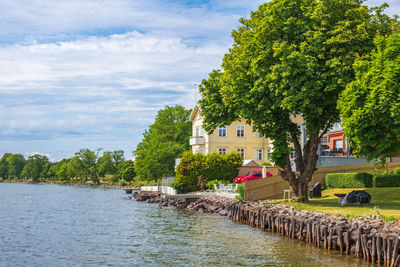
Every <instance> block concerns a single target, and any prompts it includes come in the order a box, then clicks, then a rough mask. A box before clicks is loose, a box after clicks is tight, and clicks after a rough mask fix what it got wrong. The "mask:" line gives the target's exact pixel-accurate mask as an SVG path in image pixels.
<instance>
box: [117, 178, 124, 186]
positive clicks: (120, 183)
mask: <svg viewBox="0 0 400 267" xmlns="http://www.w3.org/2000/svg"><path fill="white" fill-rule="evenodd" d="M118 184H119V185H120V186H125V185H126V181H125V180H124V179H121V180H119V182H118Z"/></svg>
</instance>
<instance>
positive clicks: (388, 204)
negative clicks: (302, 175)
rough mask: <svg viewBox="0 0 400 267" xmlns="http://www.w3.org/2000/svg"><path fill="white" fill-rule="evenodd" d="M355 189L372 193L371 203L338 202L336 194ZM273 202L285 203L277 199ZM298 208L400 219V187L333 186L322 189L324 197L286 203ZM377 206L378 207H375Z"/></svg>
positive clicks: (355, 215)
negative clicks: (342, 204)
mask: <svg viewBox="0 0 400 267" xmlns="http://www.w3.org/2000/svg"><path fill="white" fill-rule="evenodd" d="M353 190H365V191H366V192H368V193H369V194H370V195H371V204H369V205H345V206H343V207H342V206H341V205H340V204H339V203H337V197H336V196H335V195H334V194H346V193H349V192H351V191H353ZM272 203H284V201H283V200H276V201H273V202H272ZM286 204H288V205H291V206H294V207H295V208H297V209H301V210H309V211H315V212H322V213H327V214H340V215H343V216H351V217H357V216H366V215H381V216H382V218H383V219H388V220H390V219H400V187H386V188H333V189H326V190H324V191H322V198H315V199H310V200H309V201H308V202H305V203H302V202H298V203H290V202H289V203H286ZM374 207H377V208H378V209H374Z"/></svg>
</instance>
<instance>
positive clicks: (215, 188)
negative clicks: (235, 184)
mask: <svg viewBox="0 0 400 267" xmlns="http://www.w3.org/2000/svg"><path fill="white" fill-rule="evenodd" d="M214 190H215V192H219V189H218V186H217V184H214Z"/></svg>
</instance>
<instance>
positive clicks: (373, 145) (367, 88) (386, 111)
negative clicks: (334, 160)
mask: <svg viewBox="0 0 400 267" xmlns="http://www.w3.org/2000/svg"><path fill="white" fill-rule="evenodd" d="M375 45H376V50H375V51H373V52H372V54H371V56H370V57H366V58H360V59H358V60H357V61H356V62H355V64H354V68H355V72H356V77H355V80H354V81H353V82H352V83H350V84H349V85H348V86H347V88H346V90H345V91H344V92H343V93H342V96H341V99H340V101H339V108H340V110H341V116H342V117H343V125H344V126H345V134H346V136H347V137H348V138H349V141H350V145H351V147H353V148H354V150H355V152H356V153H357V154H358V155H359V156H363V155H365V156H367V158H368V159H369V160H373V159H376V158H379V157H381V156H383V157H390V156H393V155H394V154H395V153H398V152H399V151H400V111H399V107H400V33H393V34H392V35H390V36H386V37H385V36H382V35H378V36H377V37H376V38H375Z"/></svg>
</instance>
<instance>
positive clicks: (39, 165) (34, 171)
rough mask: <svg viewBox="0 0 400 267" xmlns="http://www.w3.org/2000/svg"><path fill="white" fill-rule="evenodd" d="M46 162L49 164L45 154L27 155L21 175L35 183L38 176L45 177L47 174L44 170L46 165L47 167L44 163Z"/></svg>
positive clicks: (38, 178) (37, 180)
mask: <svg viewBox="0 0 400 267" xmlns="http://www.w3.org/2000/svg"><path fill="white" fill-rule="evenodd" d="M48 163H49V164H50V166H51V163H50V162H49V158H48V157H47V156H44V155H39V154H36V155H33V156H29V157H28V160H27V161H26V164H25V166H24V168H23V170H22V172H21V175H22V176H23V177H30V178H32V181H33V182H35V183H37V182H39V180H40V178H46V177H45V176H46V175H47V174H46V173H45V172H44V171H45V170H46V167H48V165H46V164H48Z"/></svg>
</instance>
